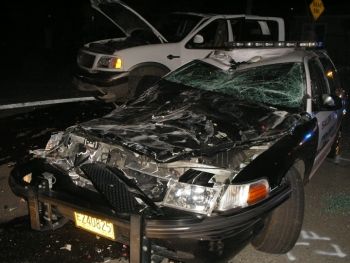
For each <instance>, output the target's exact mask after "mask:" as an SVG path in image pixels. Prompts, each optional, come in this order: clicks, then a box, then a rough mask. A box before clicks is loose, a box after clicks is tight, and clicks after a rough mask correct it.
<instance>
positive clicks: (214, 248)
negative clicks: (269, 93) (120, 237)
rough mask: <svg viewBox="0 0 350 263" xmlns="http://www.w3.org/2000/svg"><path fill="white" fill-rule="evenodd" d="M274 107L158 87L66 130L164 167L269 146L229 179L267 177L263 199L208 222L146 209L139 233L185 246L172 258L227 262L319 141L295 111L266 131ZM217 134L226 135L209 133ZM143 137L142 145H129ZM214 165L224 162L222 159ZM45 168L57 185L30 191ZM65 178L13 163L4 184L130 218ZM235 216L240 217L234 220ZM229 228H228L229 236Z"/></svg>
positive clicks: (311, 123) (308, 163) (40, 164)
mask: <svg viewBox="0 0 350 263" xmlns="http://www.w3.org/2000/svg"><path fill="white" fill-rule="evenodd" d="M276 110H277V109H275V108H272V107H268V106H265V105H257V104H253V103H248V102H244V101H235V100H233V99H232V98H231V97H229V96H226V95H223V94H220V93H214V92H210V91H201V90H198V89H189V88H187V87H181V86H179V85H175V84H173V83H165V82H163V83H162V86H160V84H159V86H155V87H154V88H152V89H150V90H148V91H147V92H146V93H144V94H143V96H141V97H139V98H138V99H136V100H135V101H133V102H131V103H130V104H129V105H126V106H122V107H121V108H119V109H117V110H115V111H113V112H112V113H111V114H109V115H107V116H105V117H103V118H99V119H95V120H91V121H88V122H85V123H82V124H80V125H78V126H75V127H73V128H71V129H70V130H69V132H73V133H77V134H80V135H82V136H84V137H85V138H87V139H88V140H91V141H104V142H106V143H112V144H119V145H122V146H124V147H126V148H128V149H129V150H132V151H134V152H138V153H140V154H143V155H146V156H148V157H150V158H152V159H154V160H156V161H157V162H163V163H164V162H172V161H175V160H183V159H188V158H190V157H201V158H202V161H203V162H204V163H205V162H211V161H213V160H217V159H215V158H214V159H212V158H211V157H212V156H215V155H217V154H227V156H229V154H230V153H231V151H233V150H237V149H246V148H248V147H250V146H253V145H262V144H264V143H266V142H271V141H272V142H274V144H273V145H272V146H271V147H270V149H268V150H266V151H265V152H264V153H262V154H261V155H259V156H258V157H257V158H255V159H254V160H252V161H251V163H250V164H248V165H247V166H246V167H245V168H244V169H243V170H242V171H241V172H240V173H239V174H238V175H237V177H236V178H235V179H234V181H233V183H240V182H247V181H251V180H256V179H259V178H262V177H265V178H268V180H269V182H270V186H271V189H272V191H271V193H270V196H269V197H268V198H267V199H266V200H264V201H262V202H260V203H258V204H256V205H253V206H251V207H248V208H246V209H241V210H240V209H238V210H237V209H233V210H231V211H226V212H225V213H214V214H213V215H212V216H211V217H206V216H203V215H201V216H199V217H197V216H196V215H195V214H194V213H188V212H183V211H180V210H177V209H171V208H166V207H163V208H161V210H162V212H163V213H162V214H163V215H159V214H157V213H152V211H150V209H146V210H144V212H143V213H144V215H145V217H146V230H145V231H146V235H148V236H149V238H150V239H151V240H153V241H154V242H156V243H157V244H159V245H161V246H162V245H165V246H166V247H167V249H170V250H179V251H184V249H185V251H187V252H186V253H182V254H181V253H180V254H176V255H175V256H174V257H175V258H177V259H181V258H182V259H183V258H186V255H192V256H190V257H191V259H189V258H188V259H186V261H187V260H188V261H189V262H190V261H194V262H211V261H212V259H213V257H215V259H216V260H219V258H222V259H228V258H229V257H231V256H232V255H234V254H235V253H237V252H238V251H239V250H240V249H241V248H243V246H244V245H245V244H246V243H247V242H249V240H250V239H251V237H252V236H254V233H256V232H258V231H259V229H260V228H261V227H262V225H263V221H264V219H265V217H266V216H267V215H268V213H269V212H270V211H271V210H272V209H273V208H274V207H276V206H278V205H279V204H281V203H282V202H283V201H284V200H285V199H286V198H288V194H289V191H290V190H289V189H288V185H285V184H284V182H283V181H282V178H283V176H284V174H285V172H286V171H287V170H288V169H289V167H290V166H292V165H293V163H294V162H295V161H296V160H298V159H301V160H303V161H304V162H305V167H306V171H309V170H310V169H311V167H312V160H313V159H314V153H315V151H316V147H317V139H318V131H317V122H316V120H315V119H313V118H311V117H310V116H309V115H308V114H298V113H296V112H297V110H296V109H294V110H291V112H294V113H290V114H288V115H287V116H286V117H285V118H284V120H283V121H282V122H281V123H279V124H278V125H277V126H276V127H274V128H272V124H273V122H272V123H271V122H270V121H269V120H270V118H272V119H273V118H275V117H276V116H275V115H274V112H275V111H276ZM269 123H270V125H271V126H269ZM159 124H161V125H159ZM106 127H108V129H106ZM309 132H312V133H313V136H311V138H310V139H309V140H307V141H305V139H304V138H305V134H307V133H309ZM218 133H224V134H226V135H227V136H223V137H220V136H215V135H217V134H218ZM145 134H146V135H147V136H146V138H145V140H141V142H140V141H137V140H135V138H137V137H139V136H143V135H145ZM184 139H185V140H184ZM231 161H233V160H231ZM212 164H214V165H215V163H212ZM220 164H221V165H225V163H223V162H220ZM226 165H227V163H226ZM43 171H50V172H52V173H53V174H55V175H56V178H57V184H55V186H54V187H53V189H52V190H49V189H47V188H44V189H38V188H37V186H35V183H41V182H40V180H39V178H40V175H41V173H42V172H43ZM29 172H32V173H33V178H34V181H33V184H34V185H33V187H32V186H29V185H24V184H23V181H22V177H23V176H24V175H25V174H26V173H29ZM69 180H70V179H69V175H68V174H67V172H66V171H63V170H60V169H59V168H57V167H53V166H51V165H49V164H47V163H45V161H44V160H40V161H38V160H34V161H31V162H30V163H25V164H23V166H21V165H17V167H16V168H15V169H14V171H13V173H12V175H11V177H10V185H11V187H12V189H13V191H14V192H15V193H17V194H18V195H22V196H24V197H27V195H26V189H25V186H27V189H28V187H30V188H31V189H32V190H33V191H35V192H36V193H37V194H38V195H39V196H40V195H42V196H44V197H50V198H53V199H55V200H56V204H57V205H58V207H59V205H60V200H65V202H64V203H65V204H69V203H71V204H75V205H76V206H78V207H81V209H83V211H85V210H84V209H87V210H91V209H92V210H94V209H97V210H99V211H103V212H102V213H103V214H105V215H109V216H112V217H114V218H116V219H123V220H125V219H126V220H127V218H128V215H125V214H118V213H116V211H113V208H111V207H110V206H109V205H108V203H107V202H105V205H102V207H101V206H99V205H101V204H103V200H104V197H103V196H101V195H99V194H98V193H96V192H93V193H92V192H91V191H89V190H86V189H83V188H80V187H77V186H75V185H74V184H73V183H72V182H69ZM97 196H98V198H96V197H97ZM95 198H96V199H95ZM80 200H83V201H82V202H80ZM86 200H90V201H91V202H86ZM93 200H96V203H97V204H96V203H94V202H93ZM87 203H88V204H87ZM264 204H267V206H266V207H267V208H266V209H263V208H264ZM249 214H251V215H250V216H249V217H247V215H249ZM234 218H240V219H241V220H238V221H235V220H234ZM147 220H149V221H147ZM147 222H149V225H148V226H149V227H150V226H152V224H153V229H154V230H156V229H158V234H154V233H157V231H156V232H153V234H152V231H151V230H149V229H148V230H147ZM227 224H228V225H230V226H232V227H233V229H232V230H230V231H227V228H226V225H227ZM181 226H185V227H188V231H186V233H184V232H181V231H180V232H177V233H176V231H175V233H174V234H171V232H172V231H174V229H176V228H177V227H180V228H179V229H181ZM209 226H210V227H209ZM191 229H192V230H193V231H192V232H191ZM206 231H208V232H206ZM165 233H167V234H165ZM181 255H182V256H181Z"/></svg>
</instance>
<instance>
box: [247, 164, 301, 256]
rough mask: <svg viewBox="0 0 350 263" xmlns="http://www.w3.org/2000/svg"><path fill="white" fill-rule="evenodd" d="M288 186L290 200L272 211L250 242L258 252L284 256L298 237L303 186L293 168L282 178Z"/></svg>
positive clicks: (299, 174) (296, 171) (297, 171)
mask: <svg viewBox="0 0 350 263" xmlns="http://www.w3.org/2000/svg"><path fill="white" fill-rule="evenodd" d="M284 180H286V182H287V183H289V184H290V186H291V189H292V192H291V196H290V198H289V199H288V200H287V201H285V202H284V203H283V204H282V205H280V206H279V207H277V208H276V209H275V210H274V211H272V213H271V215H270V216H269V217H268V218H267V219H266V222H265V225H264V227H263V229H262V230H261V232H260V233H259V234H258V235H257V236H255V237H254V238H253V240H252V242H251V243H252V245H253V246H254V247H255V248H256V249H257V250H260V251H263V252H267V253H273V254H284V253H287V252H288V251H289V250H291V249H292V248H293V246H294V245H295V243H296V241H297V240H298V237H299V235H300V231H301V227H302V224H303V218H304V185H303V181H302V175H301V173H300V171H299V170H298V169H296V168H295V167H294V166H293V167H292V168H291V169H290V170H289V171H288V172H287V174H286V175H285V177H284Z"/></svg>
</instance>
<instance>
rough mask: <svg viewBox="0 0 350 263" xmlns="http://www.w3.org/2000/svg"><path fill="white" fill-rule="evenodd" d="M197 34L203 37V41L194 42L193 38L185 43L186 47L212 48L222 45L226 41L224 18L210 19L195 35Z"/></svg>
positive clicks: (225, 22)
mask: <svg viewBox="0 0 350 263" xmlns="http://www.w3.org/2000/svg"><path fill="white" fill-rule="evenodd" d="M198 35H200V36H201V37H202V38H203V41H201V43H195V41H194V39H192V40H190V41H189V42H188V43H187V45H186V47H187V48H199V49H213V48H220V47H223V46H224V44H225V43H226V42H227V41H228V32H227V21H226V19H217V20H214V21H212V22H211V23H209V24H208V25H207V26H206V27H204V28H203V29H202V30H200V31H199V32H198V33H197V34H196V36H198ZM196 36H195V38H196Z"/></svg>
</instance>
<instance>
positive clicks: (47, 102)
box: [0, 97, 95, 110]
mask: <svg viewBox="0 0 350 263" xmlns="http://www.w3.org/2000/svg"><path fill="white" fill-rule="evenodd" d="M93 100H95V98H94V97H81V98H69V99H55V100H41V101H31V102H20V103H14V104H8V105H0V110H9V109H18V108H26V107H34V106H44V105H51V104H61V103H69V102H78V101H93Z"/></svg>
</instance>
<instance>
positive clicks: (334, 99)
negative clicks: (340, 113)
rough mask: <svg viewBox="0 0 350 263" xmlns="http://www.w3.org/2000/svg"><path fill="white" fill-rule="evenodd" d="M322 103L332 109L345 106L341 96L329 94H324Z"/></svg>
mask: <svg viewBox="0 0 350 263" xmlns="http://www.w3.org/2000/svg"><path fill="white" fill-rule="evenodd" d="M322 104H323V106H324V107H325V108H327V109H332V110H333V109H334V110H339V109H341V108H342V106H343V105H342V100H341V98H339V97H338V96H332V95H329V94H323V95H322Z"/></svg>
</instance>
